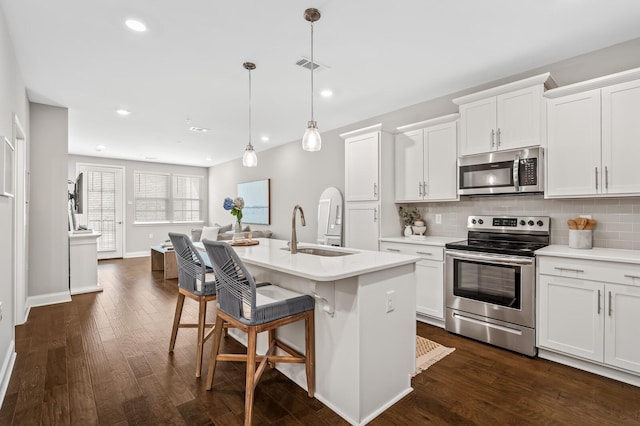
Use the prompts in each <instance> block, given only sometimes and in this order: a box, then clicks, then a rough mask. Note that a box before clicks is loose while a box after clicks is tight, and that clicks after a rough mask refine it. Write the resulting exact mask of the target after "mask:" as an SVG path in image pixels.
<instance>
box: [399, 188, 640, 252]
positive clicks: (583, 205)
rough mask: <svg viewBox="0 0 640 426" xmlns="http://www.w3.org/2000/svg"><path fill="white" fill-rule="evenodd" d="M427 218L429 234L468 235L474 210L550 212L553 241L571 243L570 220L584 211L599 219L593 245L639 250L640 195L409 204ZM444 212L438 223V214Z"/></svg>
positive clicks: (496, 198)
mask: <svg viewBox="0 0 640 426" xmlns="http://www.w3.org/2000/svg"><path fill="white" fill-rule="evenodd" d="M409 206H411V207H414V206H415V207H418V208H419V209H420V212H421V213H422V217H423V218H424V219H426V222H427V235H433V236H447V237H460V238H461V239H464V238H466V236H467V217H468V216H470V215H473V214H485V215H513V216H528V215H531V216H549V217H550V218H551V244H568V243H569V227H568V226H567V220H568V219H572V218H575V217H578V216H579V215H581V214H585V215H591V216H592V218H593V219H595V220H597V221H598V225H597V226H596V228H595V231H594V236H593V245H594V247H609V248H620V249H633V250H640V197H625V198H585V199H577V200H545V199H544V197H543V196H542V195H524V196H493V197H471V198H469V197H463V198H462V199H461V200H460V201H452V202H446V203H423V204H410V205H409ZM436 214H441V215H442V223H441V224H436V221H435V215H436Z"/></svg>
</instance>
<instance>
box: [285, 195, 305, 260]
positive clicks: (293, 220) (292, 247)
mask: <svg viewBox="0 0 640 426" xmlns="http://www.w3.org/2000/svg"><path fill="white" fill-rule="evenodd" d="M296 210H300V223H302V226H307V223H306V222H305V220H304V211H302V207H300V205H299V204H296V205H295V207H294V208H293V214H292V215H291V242H290V243H289V247H290V250H291V254H296V253H298V236H297V235H296Z"/></svg>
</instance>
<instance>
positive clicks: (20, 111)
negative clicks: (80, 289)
mask: <svg viewBox="0 0 640 426" xmlns="http://www.w3.org/2000/svg"><path fill="white" fill-rule="evenodd" d="M0 94H1V95H0V136H6V137H7V138H8V139H9V140H12V139H13V114H14V113H15V114H16V115H17V116H18V119H19V120H20V122H21V123H22V125H23V126H25V131H26V132H27V133H28V125H29V115H28V110H27V96H26V93H25V86H24V82H23V81H22V76H21V74H20V69H19V68H18V64H17V61H16V58H15V53H14V50H13V47H12V45H11V39H10V38H9V34H8V33H7V27H6V24H5V20H4V15H3V14H2V10H0ZM13 202H14V199H13V198H8V197H0V235H2V238H1V239H0V302H2V313H3V315H2V317H3V318H2V321H0V365H2V362H4V361H5V355H8V354H7V351H8V350H9V348H10V346H11V341H12V340H13V336H14V327H13V324H14V322H13V319H14V311H13V310H14V306H13V305H14V301H13V298H14V277H15V272H14V264H13V263H14V242H13V238H14V229H13V211H14V205H13Z"/></svg>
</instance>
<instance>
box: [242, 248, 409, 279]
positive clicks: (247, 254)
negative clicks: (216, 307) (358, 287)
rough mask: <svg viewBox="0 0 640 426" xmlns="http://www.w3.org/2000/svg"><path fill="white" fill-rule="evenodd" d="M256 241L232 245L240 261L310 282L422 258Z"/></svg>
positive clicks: (356, 274) (386, 267)
mask: <svg viewBox="0 0 640 426" xmlns="http://www.w3.org/2000/svg"><path fill="white" fill-rule="evenodd" d="M257 241H259V242H260V244H258V245H254V246H234V247H233V248H234V249H235V251H236V253H238V256H239V257H240V259H242V261H243V262H245V263H247V264H248V265H256V266H263V267H266V268H269V269H272V270H275V271H279V272H283V273H286V274H290V275H295V276H299V277H303V278H308V279H310V280H313V281H336V280H341V279H344V278H350V277H354V276H358V275H362V274H366V273H369V272H376V271H381V270H384V269H389V268H393V267H396V266H401V265H407V264H410V263H416V262H418V261H420V260H421V259H420V257H417V256H409V255H404V254H397V253H385V252H378V251H369V250H358V249H352V248H345V247H331V246H322V245H317V244H305V243H298V248H299V249H300V248H303V247H316V248H321V249H323V250H337V251H342V252H349V253H352V254H349V255H346V256H318V255H312V254H305V253H296V254H291V253H290V252H289V251H288V250H284V249H285V248H286V247H287V241H285V240H276V239H271V238H258V239H257Z"/></svg>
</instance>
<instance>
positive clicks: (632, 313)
mask: <svg viewBox="0 0 640 426" xmlns="http://www.w3.org/2000/svg"><path fill="white" fill-rule="evenodd" d="M605 290H606V295H605V296H606V303H605V304H604V305H605V306H606V320H605V322H606V331H605V344H604V348H605V352H604V362H606V363H607V364H611V365H615V366H617V367H621V368H624V369H627V370H630V371H635V372H636V373H640V333H638V324H640V287H633V286H625V285H615V284H606V286H605Z"/></svg>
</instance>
